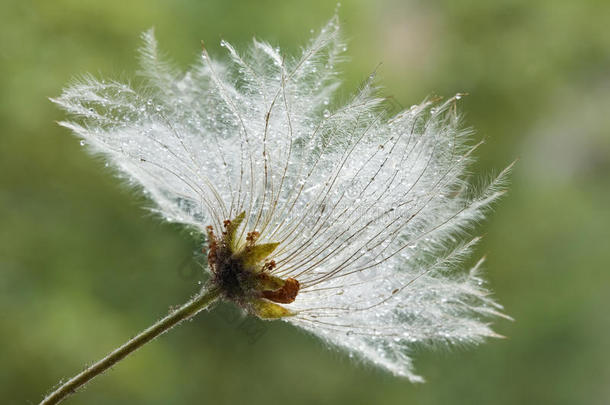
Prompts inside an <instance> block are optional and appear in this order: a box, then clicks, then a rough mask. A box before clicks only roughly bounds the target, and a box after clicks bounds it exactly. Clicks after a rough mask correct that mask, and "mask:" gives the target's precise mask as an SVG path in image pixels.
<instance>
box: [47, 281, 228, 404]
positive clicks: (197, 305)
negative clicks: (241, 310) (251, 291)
mask: <svg viewBox="0 0 610 405" xmlns="http://www.w3.org/2000/svg"><path fill="white" fill-rule="evenodd" d="M218 295H219V291H218V289H215V288H211V289H208V290H206V289H204V290H202V291H201V292H200V293H199V294H198V295H197V296H195V297H194V298H192V299H191V300H190V301H189V302H187V303H186V304H184V305H183V306H181V307H180V308H178V309H176V310H175V311H173V312H172V313H170V314H169V315H167V316H166V317H165V318H163V319H161V320H159V321H158V322H157V323H155V324H154V325H152V326H150V327H149V328H148V329H146V330H144V331H142V332H140V333H139V334H138V335H137V336H135V337H134V338H132V339H130V340H129V341H128V342H126V343H125V344H123V345H122V346H121V347H119V348H118V349H115V350H114V351H113V352H111V353H109V354H108V355H107V356H106V357H104V358H103V359H101V360H100V361H98V362H97V363H95V364H93V365H91V366H90V367H87V368H86V369H85V370H83V371H82V372H80V373H79V374H77V375H75V376H74V377H72V378H71V379H70V380H68V381H67V382H65V383H63V384H61V386H60V387H59V388H57V389H56V390H55V391H53V392H52V393H50V394H49V395H47V396H46V397H45V399H43V400H42V402H41V403H40V405H53V404H58V403H60V402H61V401H63V400H64V399H65V398H66V397H68V396H69V395H71V394H73V393H74V392H75V391H76V390H78V389H79V388H81V387H82V386H84V385H85V384H86V383H88V382H89V381H91V380H92V379H94V378H95V377H97V376H98V375H100V374H102V373H103V372H104V371H106V370H108V369H109V368H110V367H112V366H114V365H115V364H117V363H118V362H119V361H121V360H123V359H124V358H125V357H127V356H129V355H130V354H131V353H133V352H135V351H136V350H137V349H139V348H140V347H142V346H144V345H145V344H146V343H148V342H150V341H151V340H153V339H154V338H156V337H157V336H160V335H162V334H163V333H165V332H167V331H168V330H170V329H171V328H173V327H174V326H176V325H178V324H179V323H180V322H182V321H184V320H186V319H189V318H191V317H193V316H195V315H197V313H199V312H200V311H201V310H203V309H205V308H207V307H208V306H209V305H210V304H212V303H213V302H214V301H215V300H216V299H217V298H218Z"/></svg>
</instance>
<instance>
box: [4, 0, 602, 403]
mask: <svg viewBox="0 0 610 405" xmlns="http://www.w3.org/2000/svg"><path fill="white" fill-rule="evenodd" d="M334 8H335V4H334V2H327V1H320V0H317V1H309V2H305V1H295V0H285V1H281V2H279V1H278V2H271V1H260V2H253V1H245V0H244V1H227V0H213V1H195V0H191V1H187V0H179V1H169V0H138V1H126V0H121V1H116V0H112V1H110V0H108V1H105V2H102V1H95V2H93V1H82V0H55V1H49V0H41V1H16V0H9V1H6V0H4V1H3V2H2V4H1V5H0V310H1V312H0V401H1V402H2V403H3V404H27V403H36V402H38V401H39V400H40V399H41V398H42V394H43V393H44V392H46V391H47V390H48V389H49V388H50V387H51V386H52V385H54V384H56V383H57V381H58V380H59V378H61V377H64V378H65V377H68V376H70V375H71V374H73V373H74V372H75V371H77V370H79V369H80V368H81V367H82V366H83V365H84V364H85V363H87V362H90V361H93V360H96V359H98V358H99V357H100V356H102V355H103V354H105V353H106V352H107V351H109V350H111V349H112V348H114V347H115V346H116V345H118V344H120V343H122V342H123V341H124V340H125V339H126V338H128V337H129V336H131V335H133V334H134V333H136V332H137V331H139V330H141V329H143V328H144V327H146V326H147V325H149V324H150V323H151V322H152V321H154V320H156V319H157V318H158V317H159V316H160V315H162V314H163V313H165V312H166V311H167V309H168V306H169V305H172V304H180V303H182V302H184V301H185V299H186V298H187V297H189V296H190V295H191V294H192V293H193V292H194V291H195V290H196V289H197V281H199V280H200V279H201V275H200V269H198V268H197V265H196V264H195V262H194V261H193V260H192V258H193V252H195V251H196V250H197V249H198V241H197V240H196V238H193V237H191V236H190V235H188V234H187V233H185V232H183V231H181V230H180V227H178V226H168V225H163V224H161V223H160V221H158V220H157V219H155V218H151V216H150V215H149V214H147V213H146V212H145V211H144V210H143V209H141V206H142V205H143V203H144V201H142V199H141V198H139V197H137V196H135V197H134V195H133V193H132V192H130V191H128V190H126V189H125V188H124V187H122V186H121V184H120V182H119V181H117V180H116V179H115V178H113V175H112V173H110V172H109V171H108V170H107V169H105V168H104V165H103V163H102V162H100V161H99V160H95V159H93V158H91V157H89V156H87V155H86V154H85V153H84V152H83V151H82V148H81V147H80V146H79V144H78V140H77V139H76V138H74V137H72V136H71V135H69V134H68V132H67V131H66V130H65V129H62V128H60V127H58V126H57V125H56V124H55V123H54V121H56V120H60V119H62V118H64V115H63V113H62V112H61V111H59V110H58V109H57V108H56V107H55V106H54V105H52V104H51V103H50V102H49V101H48V100H47V97H50V96H57V95H58V94H59V93H60V91H61V89H62V87H63V86H64V85H65V84H66V83H67V82H69V80H70V79H71V78H72V77H74V76H75V75H78V74H81V73H84V72H91V73H94V74H97V73H100V74H101V75H103V76H105V77H117V78H121V77H123V78H124V77H130V76H131V75H133V74H134V72H135V71H136V70H137V66H136V53H135V50H136V48H137V47H138V46H139V34H140V33H141V32H142V31H144V30H146V29H147V28H149V27H151V26H155V27H156V32H157V36H158V39H159V41H160V44H161V47H162V48H163V49H165V50H166V51H167V53H168V54H170V55H171V56H172V57H173V58H174V59H175V60H176V61H177V63H178V64H179V65H181V66H183V67H186V66H187V65H188V64H189V63H190V62H192V61H193V60H195V58H196V57H197V53H198V50H199V47H200V45H199V41H200V40H201V39H204V40H205V41H206V44H207V47H208V48H209V49H210V52H211V53H212V54H213V55H216V56H217V57H218V56H221V48H220V46H219V45H218V43H219V40H220V39H221V38H224V39H226V40H228V41H230V42H232V43H234V44H235V45H236V46H237V47H238V48H242V49H243V48H244V47H245V46H246V45H247V44H248V42H249V41H250V39H251V37H252V36H254V35H256V36H257V37H258V38H262V39H267V40H269V41H271V42H272V43H273V44H278V45H280V46H283V47H284V48H286V49H288V50H292V51H296V50H297V49H298V46H299V45H300V44H303V43H304V42H305V41H306V40H307V38H308V37H309V35H310V34H309V31H310V29H312V28H319V27H320V26H321V25H322V24H323V23H324V22H325V21H326V20H327V19H328V18H329V17H330V16H331V15H332V13H333V10H334ZM340 17H341V20H342V21H343V23H344V28H345V32H346V35H347V37H348V39H349V40H350V51H349V55H350V56H351V62H350V63H347V64H344V65H343V66H342V69H343V71H344V73H345V78H346V89H353V88H355V86H357V84H358V83H359V82H360V81H361V80H362V79H363V78H365V77H366V76H367V75H368V74H369V72H371V71H372V70H373V69H375V67H376V66H377V65H378V63H379V62H382V63H383V64H382V66H381V67H380V69H379V72H380V76H381V78H382V83H383V84H384V86H385V89H386V90H385V94H388V95H392V96H394V98H395V100H396V101H397V102H399V103H400V104H402V105H404V106H409V105H411V104H414V103H417V102H419V101H420V100H421V99H422V98H424V97H425V96H427V95H430V94H440V95H453V94H455V93H456V92H464V91H465V92H469V93H470V96H469V97H466V98H465V99H464V101H463V103H462V110H463V112H464V113H465V115H466V122H467V123H468V125H472V126H473V127H474V128H476V130H477V133H478V136H480V137H482V138H486V139H487V143H486V145H485V146H484V147H483V148H482V149H480V152H479V156H480V161H479V164H478V165H477V167H476V170H477V171H479V172H480V173H490V172H492V171H493V170H495V171H496V172H497V171H498V170H499V169H501V168H503V167H504V166H506V165H507V164H508V163H510V162H511V161H512V160H513V159H515V158H520V162H519V164H518V165H517V167H516V170H515V172H514V175H513V177H512V183H513V184H512V187H511V192H510V194H509V195H508V197H506V198H505V199H504V200H503V201H502V202H501V204H499V205H498V207H497V209H496V211H495V213H494V214H493V215H492V216H491V217H490V219H489V220H488V221H487V222H486V223H485V224H484V225H482V226H481V228H480V232H481V233H484V234H485V239H484V243H483V245H482V246H481V247H480V249H479V250H478V254H479V255H482V254H487V257H488V262H487V265H486V268H487V275H488V278H489V279H490V282H491V286H492V288H493V289H494V291H495V293H496V296H497V297H498V298H499V300H500V301H501V302H502V303H503V304H504V305H505V307H506V311H507V312H508V313H509V314H510V315H512V316H513V317H514V318H515V319H516V321H515V322H508V321H498V322H496V329H497V330H498V332H500V333H502V334H504V335H506V336H508V339H506V340H496V341H491V342H488V343H486V344H484V345H482V346H480V347H477V348H474V349H470V348H469V349H457V350H451V351H441V352H438V351H437V352H434V351H433V352H429V351H426V352H420V353H417V354H416V365H417V370H418V371H419V372H420V373H422V374H423V375H424V376H425V377H426V378H427V380H428V382H427V383H426V384H423V385H412V384H409V383H408V382H406V381H403V380H400V379H397V378H393V377H392V376H390V375H387V374H385V373H383V372H380V371H378V370H375V369H372V368H370V367H366V366H365V367H361V366H358V365H355V364H353V363H352V362H351V361H349V360H348V359H347V358H346V356H344V355H343V354H341V353H338V352H336V351H333V350H328V349H327V348H325V347H324V346H323V345H322V344H320V343H319V342H318V341H317V340H316V339H314V338H312V337H310V336H308V335H305V334H304V333H302V332H300V331H298V330H296V329H295V328H292V327H290V326H289V325H286V324H282V323H280V322H276V323H262V322H259V321H256V320H249V321H246V322H245V323H244V320H243V319H241V318H239V316H238V314H237V312H236V311H235V310H234V309H232V308H230V307H222V308H219V309H218V310H217V311H215V312H210V313H207V314H204V315H202V316H200V317H198V318H197V319H196V320H195V321H194V322H191V323H188V324H186V325H183V326H181V327H180V328H178V329H176V330H174V331H172V332H171V333H169V334H168V335H166V336H164V337H162V338H160V339H158V340H157V341H155V342H154V343H152V344H150V345H148V347H146V348H144V349H143V350H142V351H141V352H138V353H137V354H136V355H134V356H133V357H132V358H130V359H128V360H126V361H124V362H123V363H122V364H120V365H119V366H117V367H116V368H115V369H114V370H113V371H111V372H109V373H108V374H106V375H105V376H103V377H101V378H99V379H98V380H96V381H95V382H94V383H92V384H91V385H90V386H89V387H88V388H87V389H86V390H85V391H84V392H81V393H79V394H78V395H76V396H74V397H72V398H71V399H69V400H68V401H67V402H66V403H68V404H93V405H94V404H200V403H201V404H203V403H214V404H240V403H249V404H274V403H290V404H310V403H314V404H316V403H327V404H330V403H332V404H343V403H345V404H348V403H349V404H373V403H377V404H398V403H400V404H496V405H503V404H506V405H515V404H609V403H610V314H609V312H610V308H609V307H610V294H609V293H610V288H609V286H610V272H609V271H608V267H609V263H610V229H609V228H610V34H609V33H608V32H609V31H608V26H609V25H610V2H608V1H606V0H603V1H602V0H600V1H595V0H586V1H584V0H581V1H561V0H538V1H532V0H512V1H503V0H501V1H488V0H461V1H455V0H445V1H438V2H430V1H404V0H402V1H399V0H383V1H345V0H344V1H343V4H342V6H341V10H340Z"/></svg>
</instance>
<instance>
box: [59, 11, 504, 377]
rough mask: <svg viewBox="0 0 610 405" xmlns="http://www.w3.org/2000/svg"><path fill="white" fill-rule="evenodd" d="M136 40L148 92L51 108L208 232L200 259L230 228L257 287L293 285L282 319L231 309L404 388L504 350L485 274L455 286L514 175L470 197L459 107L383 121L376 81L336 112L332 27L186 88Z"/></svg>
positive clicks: (446, 105)
mask: <svg viewBox="0 0 610 405" xmlns="http://www.w3.org/2000/svg"><path fill="white" fill-rule="evenodd" d="M143 40H144V46H143V48H142V50H141V67H142V74H143V76H144V77H145V78H146V84H147V85H146V87H145V88H144V89H135V88H133V87H131V86H130V85H129V84H123V83H119V82H115V81H98V80H96V79H94V78H93V77H85V78H84V79H82V80H81V81H80V82H79V83H76V84H74V85H72V86H71V87H69V88H68V89H66V90H65V91H64V92H63V94H62V95H61V96H60V97H59V98H57V99H54V100H53V101H54V102H56V103H57V104H59V105H61V106H62V107H63V108H64V109H65V110H67V111H68V112H69V113H71V114H72V115H73V116H75V117H77V120H76V121H70V122H62V123H61V125H63V126H65V127H68V128H70V129H72V130H73V131H74V132H75V133H76V134H77V135H78V136H80V137H82V139H83V141H82V142H84V143H86V144H87V146H88V149H89V150H90V151H91V152H92V153H96V154H101V155H103V156H104V157H105V159H107V161H108V162H109V163H110V164H111V165H114V166H115V167H116V168H117V169H118V171H119V172H120V173H122V174H124V175H126V176H127V177H128V178H129V179H130V181H131V182H132V183H133V184H134V185H136V186H139V187H141V189H142V190H143V191H144V193H145V194H146V195H147V196H149V197H150V199H151V200H152V201H153V202H154V203H155V205H156V207H155V209H156V211H157V212H158V213H159V214H160V215H161V216H163V217H164V218H165V219H167V220H168V221H172V222H178V223H182V224H185V225H188V226H190V227H193V228H195V229H196V230H198V231H200V232H207V233H208V234H209V235H210V238H211V239H210V240H209V243H210V248H212V246H211V244H212V242H213V240H212V239H213V238H214V235H221V234H223V232H224V233H225V234H226V233H227V232H228V230H227V223H230V222H226V221H227V220H234V221H236V220H237V221H236V222H234V227H235V228H237V229H235V230H233V232H234V233H235V238H236V240H237V242H235V243H236V246H245V244H247V243H249V242H248V240H249V239H248V238H255V239H256V243H260V244H262V245H266V246H272V247H271V248H270V249H268V251H266V252H265V255H264V256H265V257H264V266H263V269H262V270H259V271H263V272H265V273H267V274H268V275H270V276H273V277H274V280H280V281H279V282H280V284H281V283H283V282H284V281H286V280H289V279H293V280H297V281H298V283H296V286H297V287H296V288H297V292H293V294H292V296H291V297H289V298H290V299H286V300H284V301H281V300H278V299H276V300H273V299H271V301H274V302H280V303H283V307H280V308H284V309H285V311H284V312H281V314H279V315H278V314H275V315H274V314H270V313H269V312H264V311H263V312H261V311H259V309H260V308H259V307H257V306H255V305H253V304H252V301H250V298H251V297H252V294H250V295H248V296H247V297H236V296H235V294H233V295H231V294H229V293H226V294H225V298H228V299H233V300H234V301H235V302H236V303H238V304H239V305H241V306H242V307H243V308H244V309H245V310H247V311H249V312H251V313H253V314H256V315H259V316H261V317H263V318H280V317H281V318H282V319H284V320H286V321H288V322H290V323H292V324H294V325H297V326H300V327H302V328H304V329H306V330H307V331H309V332H311V333H313V334H315V335H318V336H320V337H321V338H323V339H324V340H325V341H327V342H328V343H330V344H332V345H335V346H339V347H341V348H343V349H345V350H347V351H348V352H349V353H350V357H352V356H356V357H359V358H361V359H365V360H367V361H370V362H372V363H373V364H375V365H378V366H380V367H383V368H385V369H387V370H389V371H390V372H392V373H394V374H396V375H399V376H404V377H407V378H408V379H410V380H411V381H422V378H421V377H420V376H418V375H416V374H414V372H413V366H412V361H411V358H410V353H411V351H412V349H413V348H414V347H416V346H417V345H421V344H424V345H429V344H437V343H448V344H468V343H478V342H480V341H481V340H482V339H483V338H485V337H489V336H497V335H496V334H495V333H494V332H493V331H492V330H491V329H490V327H489V325H488V320H489V319H490V318H491V317H494V316H504V315H503V314H502V313H501V312H500V311H501V307H500V305H498V304H497V303H496V302H495V301H494V300H493V299H492V298H490V296H489V292H488V291H487V290H486V289H485V287H484V286H483V280H482V279H481V278H480V275H479V267H480V264H481V262H479V263H478V264H477V265H476V266H475V267H474V268H472V269H471V270H470V271H468V272H463V271H461V269H460V268H461V266H462V262H463V260H464V258H466V257H467V256H468V255H469V254H470V253H471V251H472V249H473V247H474V245H475V244H476V243H477V241H478V238H474V239H472V238H471V237H470V238H469V237H468V235H467V231H468V230H470V229H472V227H473V225H474V224H475V223H476V222H478V221H480V220H481V219H483V218H484V216H485V213H486V211H487V210H488V208H489V206H490V204H491V203H492V202H494V201H495V200H496V199H498V197H499V196H501V195H502V193H503V188H504V181H505V177H506V174H507V172H508V170H509V169H506V170H504V171H503V172H502V173H501V174H500V175H499V176H497V177H496V178H495V179H493V180H492V181H490V182H488V184H486V185H485V186H484V187H480V186H479V187H476V188H475V187H473V186H472V185H471V184H470V183H469V181H468V176H467V170H468V166H469V165H470V164H471V163H472V161H473V151H474V150H475V149H476V147H477V146H478V145H479V144H474V145H472V144H471V143H470V142H469V135H470V131H469V130H465V129H463V128H462V127H461V126H460V117H459V115H458V114H457V112H456V103H457V100H458V99H459V98H460V97H461V95H459V94H458V95H456V96H455V97H453V98H451V99H449V100H447V101H445V102H440V101H438V100H426V101H424V102H423V103H421V104H419V105H414V106H412V107H411V108H409V109H407V110H405V111H402V112H400V113H398V114H395V115H392V114H390V113H389V112H388V108H387V103H386V102H385V100H384V99H383V98H381V97H379V96H378V95H377V93H378V91H377V88H376V86H375V84H374V77H373V75H371V77H370V78H369V79H368V80H367V81H366V82H365V83H364V84H363V85H362V86H361V88H360V90H359V91H358V92H357V93H356V94H354V95H353V96H352V97H351V98H349V99H348V100H347V101H345V102H344V103H343V104H339V103H337V102H336V100H335V98H333V96H334V93H335V90H336V89H337V88H338V86H339V80H338V77H337V70H336V66H337V63H339V62H340V61H342V60H343V53H344V51H345V45H344V43H343V42H342V39H341V36H340V32H339V24H338V21H337V18H336V17H334V18H333V19H332V20H331V21H330V22H329V23H328V24H327V25H326V26H324V27H323V28H322V29H321V31H320V32H319V34H318V35H317V36H316V37H315V38H313V39H312V40H311V42H310V43H309V44H308V46H306V47H305V48H304V49H303V50H302V52H301V54H300V55H299V56H298V57H296V58H295V57H290V56H285V55H283V54H282V53H280V50H279V49H278V48H275V47H273V46H271V45H269V44H267V43H265V42H259V41H256V40H254V42H253V44H252V46H251V47H250V48H249V49H248V51H247V52H245V53H239V52H237V51H236V50H235V49H234V48H233V47H232V46H231V45H229V44H228V43H225V42H224V41H223V42H222V46H223V47H225V48H226V49H227V50H228V54H229V57H230V60H229V62H228V63H220V62H218V61H215V60H212V59H211V58H210V57H209V56H208V54H207V52H206V50H205V49H204V50H203V52H202V55H201V60H199V61H198V62H197V63H196V64H195V65H194V66H192V67H191V68H190V69H189V70H188V71H186V72H181V71H179V70H177V69H175V68H174V67H173V66H172V65H171V64H170V63H168V62H167V61H165V60H164V59H163V58H162V57H161V56H160V54H159V51H158V49H157V42H156V40H155V37H154V35H153V32H152V30H151V31H148V32H146V33H145V34H144V35H143ZM242 213H243V214H242ZM240 215H241V217H240ZM208 225H211V228H209V229H208V228H207V226H208ZM254 231H256V233H255V232H254ZM267 254H268V255H267ZM210 269H211V270H210V271H211V272H212V273H213V263H210ZM216 279H217V278H216ZM212 280H214V277H212ZM217 284H218V285H219V286H220V287H221V288H223V287H224V286H223V285H222V282H217ZM242 287H243V285H242ZM277 288H278V287H277V286H276V288H275V289H276V290H277ZM245 290H247V288H246V287H243V289H242V290H240V291H241V292H242V293H243V291H245ZM246 292H247V291H246ZM250 292H251V291H250ZM284 292H285V291H284ZM244 294H245V293H244ZM263 297H267V296H263ZM263 301H265V298H263ZM266 301H269V300H266Z"/></svg>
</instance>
